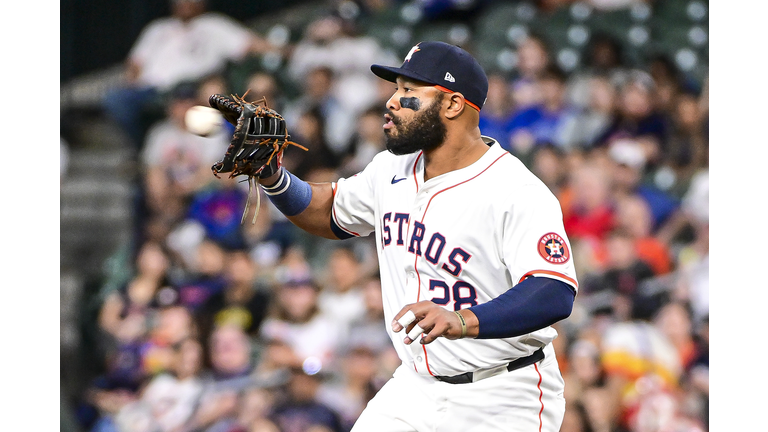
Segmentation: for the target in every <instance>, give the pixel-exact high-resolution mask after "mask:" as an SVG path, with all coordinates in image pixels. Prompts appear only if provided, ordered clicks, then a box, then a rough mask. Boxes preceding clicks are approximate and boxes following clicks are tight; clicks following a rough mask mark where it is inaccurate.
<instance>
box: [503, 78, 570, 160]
mask: <svg viewBox="0 0 768 432" xmlns="http://www.w3.org/2000/svg"><path fill="white" fill-rule="evenodd" d="M565 82H566V74H565V72H564V71H563V70H562V69H560V68H559V67H558V66H556V65H554V64H551V65H549V66H546V67H545V68H544V69H543V70H541V71H539V73H538V76H537V80H536V85H537V86H538V89H539V93H540V101H539V102H535V103H534V104H533V105H529V106H528V107H522V108H520V109H518V110H517V111H516V112H515V113H514V115H513V116H512V118H511V119H510V122H509V125H508V130H509V134H510V139H511V145H510V148H509V149H508V150H509V151H510V152H512V153H513V154H515V155H516V156H518V157H520V158H526V157H528V156H529V155H530V153H531V149H532V148H533V147H534V146H536V145H541V144H542V143H550V144H553V145H556V146H557V147H560V148H562V149H563V150H568V145H569V144H570V143H571V137H570V136H568V135H567V134H568V133H570V132H571V131H572V130H573V129H575V124H574V123H575V120H576V111H575V110H574V109H573V108H572V107H570V106H569V105H568V103H567V101H566V99H565Z"/></svg>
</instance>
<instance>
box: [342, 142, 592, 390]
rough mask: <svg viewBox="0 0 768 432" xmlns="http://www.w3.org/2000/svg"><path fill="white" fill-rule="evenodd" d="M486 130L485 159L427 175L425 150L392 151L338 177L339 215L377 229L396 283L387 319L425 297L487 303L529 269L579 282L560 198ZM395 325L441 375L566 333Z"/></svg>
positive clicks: (359, 230) (351, 229)
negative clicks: (496, 335) (419, 338)
mask: <svg viewBox="0 0 768 432" xmlns="http://www.w3.org/2000/svg"><path fill="white" fill-rule="evenodd" d="M483 139H484V141H485V142H486V143H487V144H489V145H490V148H489V150H488V151H487V152H486V153H485V154H484V155H483V156H482V157H481V158H480V159H479V160H478V161H476V162H475V163H473V164H472V165H470V166H468V167H466V168H463V169H460V170H456V171H452V172H448V173H446V174H443V175H440V176H437V177H435V178H432V179H429V180H428V181H426V182H425V181H424V157H423V154H422V152H417V153H414V154H412V155H405V156H395V155H392V154H391V153H389V152H386V151H385V152H382V153H379V154H378V155H377V156H376V157H375V158H374V159H373V161H372V162H371V163H370V164H369V165H368V166H367V167H366V168H365V170H363V171H362V172H360V173H358V174H357V175H355V176H352V177H349V178H346V179H340V180H339V181H338V182H337V183H335V184H334V185H333V188H334V200H333V219H334V222H335V223H336V224H337V225H338V226H339V227H340V228H341V229H343V230H344V231H346V232H348V233H350V234H352V235H354V236H367V235H368V234H370V233H371V232H374V231H375V233H376V241H377V244H378V248H377V250H378V255H379V263H380V272H381V281H382V284H383V285H384V286H388V287H390V289H387V290H383V302H384V311H385V320H386V321H385V322H390V321H391V320H392V319H393V317H394V316H395V314H396V313H397V312H398V311H400V309H401V308H402V307H403V306H404V305H406V304H409V303H415V302H418V301H422V300H431V301H433V302H434V303H437V304H439V305H442V307H444V308H446V309H448V310H460V309H463V308H468V307H471V306H474V305H477V304H481V303H485V302H488V301H490V300H491V299H493V298H496V297H498V296H499V295H501V294H503V293H504V292H505V291H507V290H509V289H510V288H511V287H513V286H514V285H515V284H517V283H519V282H520V281H522V280H524V279H525V278H527V277H529V276H546V277H549V278H553V279H557V280H560V281H563V282H565V283H567V284H569V285H571V286H573V288H574V289H575V290H576V289H578V282H577V280H576V272H575V269H574V265H573V260H572V259H571V247H570V244H569V242H568V239H567V236H566V234H565V230H564V228H563V222H562V212H561V210H560V205H559V203H558V201H557V199H556V198H555V196H554V195H553V194H552V193H551V192H550V190H549V189H548V188H547V187H546V185H544V183H542V182H541V180H539V179H538V178H536V177H535V176H534V175H533V173H531V172H530V171H529V170H528V169H527V168H526V167H525V166H524V165H523V163H522V162H520V160H518V159H517V158H516V157H515V156H513V155H512V154H510V153H509V152H507V151H505V150H504V149H502V148H501V146H500V145H499V144H498V143H497V142H496V141H495V140H493V139H491V138H487V137H483ZM489 196H492V197H493V199H488V198H489ZM387 331H388V332H389V336H390V338H391V339H392V342H393V343H394V346H395V349H396V350H397V352H398V355H399V356H400V359H401V360H402V361H403V363H404V364H405V365H412V367H413V369H414V370H416V371H417V372H418V373H419V374H422V375H436V376H437V375H443V376H446V375H447V376H453V375H458V374H461V373H464V372H468V371H476V370H479V369H486V368H491V367H494V366H498V365H500V364H505V363H508V362H510V361H512V360H514V359H516V358H518V357H524V356H528V355H530V354H532V353H533V352H534V351H536V350H537V349H538V348H540V347H542V346H544V345H546V344H548V343H549V342H551V341H552V340H553V339H554V338H555V337H556V336H557V332H556V331H555V330H554V329H553V328H551V327H546V328H543V329H540V330H537V331H535V332H532V333H529V334H527V335H523V336H518V337H513V338H506V339H482V340H481V339H459V340H448V339H445V338H438V339H436V340H435V341H434V342H432V343H431V344H429V345H422V344H418V343H414V344H411V345H405V344H404V343H403V341H402V337H401V336H399V335H396V334H395V333H394V332H393V331H392V329H391V328H389V326H387Z"/></svg>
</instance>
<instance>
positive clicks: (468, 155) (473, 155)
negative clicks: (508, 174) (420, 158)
mask: <svg viewBox="0 0 768 432" xmlns="http://www.w3.org/2000/svg"><path fill="white" fill-rule="evenodd" d="M486 151H488V146H487V145H486V144H485V142H483V139H482V138H481V137H480V130H479V129H477V130H476V131H473V133H471V134H451V133H450V132H449V133H448V135H447V137H446V140H445V142H444V143H443V144H442V145H441V146H439V147H438V148H436V149H434V150H430V151H425V152H424V181H427V180H429V179H431V178H435V177H437V176H439V175H443V174H445V173H448V172H451V171H456V170H459V169H462V168H466V167H468V166H470V165H472V164H473V163H475V162H477V161H478V160H480V158H481V157H482V156H483V155H484V154H485V152H486Z"/></svg>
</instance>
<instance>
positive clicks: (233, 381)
mask: <svg viewBox="0 0 768 432" xmlns="http://www.w3.org/2000/svg"><path fill="white" fill-rule="evenodd" d="M207 348H208V351H209V359H210V368H209V369H207V370H205V371H204V373H203V375H202V380H203V390H202V394H201V397H200V399H199V405H198V408H197V410H196V411H195V415H194V418H193V420H192V423H191V425H192V430H228V428H230V427H235V426H236V425H237V416H238V411H239V405H240V395H241V394H242V393H243V392H244V391H245V390H246V389H248V388H251V387H254V386H256V385H257V381H256V378H255V377H254V376H253V375H252V373H253V370H254V365H253V362H252V358H251V350H252V344H251V340H250V339H249V337H248V335H247V334H246V333H245V331H244V330H243V329H242V328H241V327H240V326H239V325H237V324H224V325H222V326H221V327H216V328H215V329H214V331H213V333H211V336H210V338H209V339H208V346H207Z"/></svg>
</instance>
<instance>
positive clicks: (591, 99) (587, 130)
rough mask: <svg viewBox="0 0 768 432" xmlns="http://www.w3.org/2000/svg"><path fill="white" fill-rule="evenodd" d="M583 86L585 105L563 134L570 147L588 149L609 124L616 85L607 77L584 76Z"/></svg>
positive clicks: (614, 108)
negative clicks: (585, 96) (585, 94)
mask: <svg viewBox="0 0 768 432" xmlns="http://www.w3.org/2000/svg"><path fill="white" fill-rule="evenodd" d="M584 87H585V89H584V90H585V91H586V92H587V93H588V94H587V101H586V105H585V106H584V107H583V108H581V110H579V111H578V113H577V114H576V120H575V121H574V122H572V123H571V127H570V128H569V129H568V131H567V132H566V133H565V134H564V135H565V137H566V139H567V142H568V147H571V148H578V149H589V148H590V147H591V146H592V145H593V144H594V143H595V141H596V140H597V138H598V136H600V135H601V134H603V133H604V132H605V131H606V130H607V129H608V126H610V125H611V122H612V121H613V116H614V114H615V110H616V86H615V85H614V84H612V83H611V81H610V80H609V79H608V78H606V77H602V76H595V77H591V78H586V80H585V82H584Z"/></svg>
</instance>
